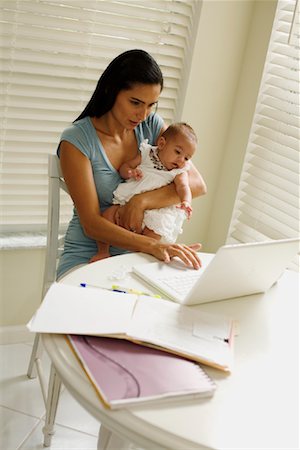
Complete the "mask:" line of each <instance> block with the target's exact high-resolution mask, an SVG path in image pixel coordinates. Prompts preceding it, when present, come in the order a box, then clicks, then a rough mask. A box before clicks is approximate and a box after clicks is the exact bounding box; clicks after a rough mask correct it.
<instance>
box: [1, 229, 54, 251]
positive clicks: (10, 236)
mask: <svg viewBox="0 0 300 450" xmlns="http://www.w3.org/2000/svg"><path fill="white" fill-rule="evenodd" d="M45 247H46V233H0V250H21V249H22V250H23V249H38V248H45Z"/></svg>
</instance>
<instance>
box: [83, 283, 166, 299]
mask: <svg viewBox="0 0 300 450" xmlns="http://www.w3.org/2000/svg"><path fill="white" fill-rule="evenodd" d="M79 286H81V287H93V288H98V289H105V290H107V291H112V292H120V293H121V294H135V295H147V296H148V297H155V298H161V296H160V295H151V294H149V293H148V292H142V291H138V290H136V289H132V288H128V287H123V286H117V285H113V286H112V287H111V289H110V288H107V287H102V286H96V285H95V284H89V283H80V285H79Z"/></svg>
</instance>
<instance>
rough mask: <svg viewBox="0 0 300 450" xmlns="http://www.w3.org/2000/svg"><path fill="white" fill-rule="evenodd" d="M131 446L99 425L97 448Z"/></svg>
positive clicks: (120, 449)
mask: <svg viewBox="0 0 300 450" xmlns="http://www.w3.org/2000/svg"><path fill="white" fill-rule="evenodd" d="M133 448H134V447H133V445H132V444H131V443H130V442H129V441H127V440H125V439H123V438H121V437H119V436H117V435H116V434H113V433H112V432H111V431H110V430H109V429H108V428H106V427H105V426H104V425H101V426H100V430H99V435H98V444H97V450H131V449H133Z"/></svg>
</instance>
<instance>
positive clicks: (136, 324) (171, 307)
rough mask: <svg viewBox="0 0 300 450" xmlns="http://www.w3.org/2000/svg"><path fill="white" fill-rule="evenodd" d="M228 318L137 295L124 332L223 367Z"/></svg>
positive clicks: (228, 354)
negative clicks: (131, 317)
mask: <svg viewBox="0 0 300 450" xmlns="http://www.w3.org/2000/svg"><path fill="white" fill-rule="evenodd" d="M231 330H232V320H231V319H228V318H225V317H224V316H218V315H214V314H213V315H212V314H209V313H206V312H203V311H200V310H199V309H198V310H197V309H195V308H192V307H188V306H182V305H179V304H176V303H173V302H169V301H167V300H162V299H155V298H152V297H151V298H149V297H140V298H139V300H138V302H137V304H136V307H135V310H134V314H133V319H132V322H131V324H130V327H129V330H128V333H127V334H128V335H129V336H130V337H132V338H135V339H138V340H139V341H144V342H148V343H152V344H155V345H158V346H160V347H165V348H166V349H169V350H173V351H175V352H177V353H179V354H182V355H186V356H188V357H191V358H194V359H195V360H199V361H202V362H203V363H207V364H209V365H217V366H222V367H224V368H225V370H227V369H228V368H229V367H230V365H231V364H232V348H231V347H230V345H229V344H228V340H229V338H230V336H231Z"/></svg>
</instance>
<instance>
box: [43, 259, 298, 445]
mask: <svg viewBox="0 0 300 450" xmlns="http://www.w3.org/2000/svg"><path fill="white" fill-rule="evenodd" d="M154 260H155V259H154V258H152V257H151V256H148V255H144V254H141V253H136V254H127V255H122V256H116V257H113V258H108V259H105V260H102V261H98V262H96V263H93V264H89V265H87V266H83V267H80V268H78V269H76V270H75V271H73V272H72V273H70V274H69V275H67V276H66V277H65V278H64V279H63V280H62V282H63V283H68V284H74V285H79V284H80V283H82V282H85V283H88V284H96V285H101V286H103V287H111V286H112V284H120V285H123V286H128V287H134V288H137V289H142V290H144V291H147V292H154V290H153V289H152V288H150V287H149V286H147V285H146V284H143V283H142V282H141V281H139V280H138V279H137V278H136V277H135V276H134V275H132V273H131V272H130V270H131V267H132V266H133V265H134V264H138V263H139V262H145V261H154ZM298 293H299V274H297V273H296V272H292V271H286V272H285V273H284V274H283V276H282V277H281V278H280V280H279V281H278V282H277V283H276V284H275V285H274V286H273V287H272V288H271V289H270V290H269V291H268V292H267V293H266V294H257V295H252V296H247V297H242V298H235V299H230V300H223V301H219V302H212V303H207V304H203V305H199V306H196V308H200V309H201V310H204V311H208V312H212V313H214V312H215V313H216V314H219V313H220V314H224V315H227V316H229V317H232V318H233V319H235V320H236V321H237V323H238V324H239V325H238V333H237V334H238V335H237V336H236V338H235V349H234V367H233V371H232V373H231V374H230V375H226V374H225V373H223V372H220V371H218V370H216V369H212V368H208V367H204V368H205V370H206V371H207V373H208V374H209V375H210V376H211V377H212V378H213V379H214V380H215V381H216V383H217V390H216V392H215V394H214V396H213V397H212V398H209V399H200V400H199V399H198V400H192V401H183V402H182V401H181V402H178V403H177V404H172V405H171V406H170V405H166V406H165V407H164V406H162V405H161V404H160V405H159V406H148V407H145V406H144V407H134V408H128V409H122V410H118V411H110V410H108V409H105V408H104V407H103V406H102V404H101V403H100V400H99V398H98V396H97V395H96V393H95V390H94V388H93V387H92V385H91V384H90V382H89V380H88V379H87V377H86V375H85V373H84V372H83V370H82V368H81V367H80V365H79V363H78V361H77V360H76V358H75V356H74V354H73V352H72V351H71V350H70V348H69V346H68V344H67V342H66V340H65V338H64V336H62V335H50V334H45V335H43V343H44V346H45V348H46V350H47V352H48V354H49V356H50V358H51V360H52V363H53V365H54V367H55V369H56V371H57V373H58V375H59V377H60V378H61V380H62V382H63V384H64V385H65V386H66V388H67V389H68V390H69V392H70V393H71V394H72V395H73V396H74V397H75V398H76V399H77V400H78V402H79V403H80V404H81V405H82V406H83V407H84V408H86V409H87V410H88V411H89V412H90V413H91V414H92V415H93V416H94V417H95V418H96V419H98V420H99V422H101V424H103V425H104V426H105V427H107V428H108V429H109V430H111V431H112V432H113V433H115V434H116V435H119V436H121V437H122V438H124V439H128V440H129V441H131V442H132V443H134V444H136V445H138V446H140V447H142V448H144V449H152V450H154V449H155V450H158V449H170V450H189V449H197V450H204V449H224V450H225V449H226V450H229V449H230V450H235V449H236V450H243V449H245V450H246V449H247V450H250V449H251V450H254V449H257V450H264V449H268V450H271V449H272V450H273V449H276V450H277V449H296V448H299V442H298V426H299V416H298V414H299V410H298V400H299V390H298V387H299V386H298V385H299V370H298V369H299V352H298V350H299V339H298V337H299V336H298V330H299V307H298V302H299V296H298Z"/></svg>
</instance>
